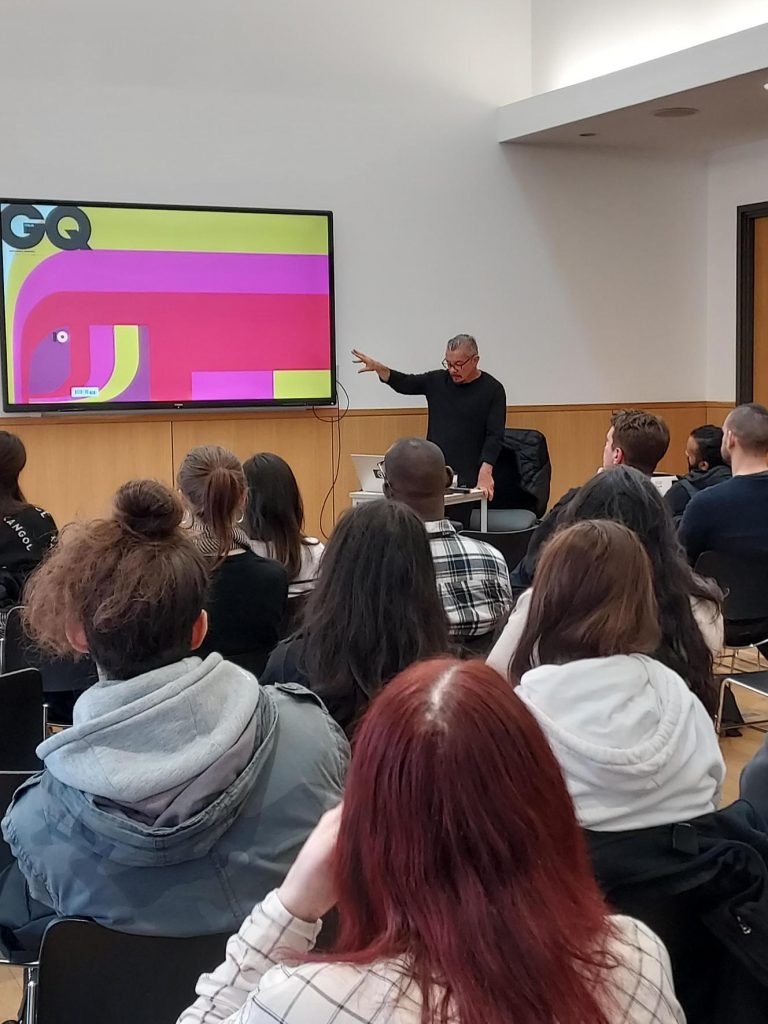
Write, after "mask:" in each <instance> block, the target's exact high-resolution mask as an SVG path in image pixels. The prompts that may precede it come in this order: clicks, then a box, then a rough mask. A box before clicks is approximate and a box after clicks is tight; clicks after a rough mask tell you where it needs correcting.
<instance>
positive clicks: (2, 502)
mask: <svg viewBox="0 0 768 1024" xmlns="http://www.w3.org/2000/svg"><path fill="white" fill-rule="evenodd" d="M26 464H27V450H26V448H25V447H24V442H23V441H22V440H21V438H20V437H17V436H16V434H10V433H8V431H7V430H0V515H8V514H9V513H11V512H15V511H17V510H18V509H19V508H20V507H22V506H23V505H25V504H26V499H25V497H24V495H23V494H22V493H21V488H20V487H19V475H20V473H21V471H22V470H23V469H24V467H25V466H26Z"/></svg>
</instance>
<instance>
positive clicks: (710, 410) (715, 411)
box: [707, 402, 735, 427]
mask: <svg viewBox="0 0 768 1024" xmlns="http://www.w3.org/2000/svg"><path fill="white" fill-rule="evenodd" d="M734 408H735V407H734V404H733V402H708V403H707V423H714V424H715V426H717V427H722V425H723V424H724V423H725V418H726V416H727V415H728V413H729V412H731V410H732V409H734Z"/></svg>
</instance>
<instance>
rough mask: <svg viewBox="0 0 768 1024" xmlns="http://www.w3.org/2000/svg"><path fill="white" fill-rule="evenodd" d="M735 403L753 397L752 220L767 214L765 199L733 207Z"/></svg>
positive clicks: (753, 261) (753, 230)
mask: <svg viewBox="0 0 768 1024" xmlns="http://www.w3.org/2000/svg"><path fill="white" fill-rule="evenodd" d="M736 216H737V234H736V404H737V405H741V404H742V403H743V402H751V401H752V399H753V397H754V358H755V221H756V220H760V219H761V218H762V217H768V202H766V203H749V204H748V205H747V206H739V207H738V209H737V210H736Z"/></svg>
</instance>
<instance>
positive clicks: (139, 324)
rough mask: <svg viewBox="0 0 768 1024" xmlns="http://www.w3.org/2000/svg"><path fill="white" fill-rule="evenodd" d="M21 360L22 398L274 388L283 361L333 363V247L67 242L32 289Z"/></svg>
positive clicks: (260, 395) (218, 393)
mask: <svg viewBox="0 0 768 1024" xmlns="http://www.w3.org/2000/svg"><path fill="white" fill-rule="evenodd" d="M13 359H14V369H15V378H16V394H17V401H18V402H19V403H42V402H52V401H60V402H67V401H72V400H82V399H83V398H86V397H90V398H98V400H100V401H106V400H119V401H121V402H129V401H131V402H134V401H135V402H146V401H166V402H173V401H185V400H198V401H199V400H210V401H216V400H227V399H231V400H236V399H269V398H272V397H273V396H274V385H273V373H274V371H276V370H288V371H306V370H328V369H329V363H330V297H329V287H328V257H327V256H324V255H292V254H291V255H282V254H281V255H271V254H261V253H253V254H251V253H246V254H241V253H196V252H132V251H113V250H79V251H75V252H62V253H58V254H56V255H54V256H51V257H49V258H48V259H46V260H45V261H44V262H43V263H41V264H40V265H39V266H38V267H37V268H36V269H35V270H33V271H32V272H31V273H30V275H29V277H28V278H27V280H26V281H25V282H24V284H23V286H22V288H21V290H20V293H19V297H18V300H17V303H16V308H15V315H14V336H13ZM73 389H75V390H74V399H73Z"/></svg>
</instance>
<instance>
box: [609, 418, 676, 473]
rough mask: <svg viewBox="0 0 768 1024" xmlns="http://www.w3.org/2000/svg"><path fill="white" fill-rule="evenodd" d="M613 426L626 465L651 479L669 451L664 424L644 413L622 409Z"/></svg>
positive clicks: (615, 446) (612, 419) (616, 444)
mask: <svg viewBox="0 0 768 1024" xmlns="http://www.w3.org/2000/svg"><path fill="white" fill-rule="evenodd" d="M611 426H612V427H613V447H614V449H615V448H621V450H622V452H623V453H624V462H625V464H626V465H627V466H632V467H634V468H635V469H639V470H640V471H641V472H642V473H646V474H647V475H648V476H650V475H651V473H653V472H654V471H655V469H656V466H657V465H658V464H659V462H661V460H662V459H663V458H664V456H665V455H666V454H667V449H668V448H669V428H668V427H667V424H666V423H665V422H664V420H663V419H661V418H660V417H659V416H654V415H653V413H650V412H645V411H644V410H642V409H620V410H619V411H618V412H616V413H614V415H613V416H612V417H611Z"/></svg>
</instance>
